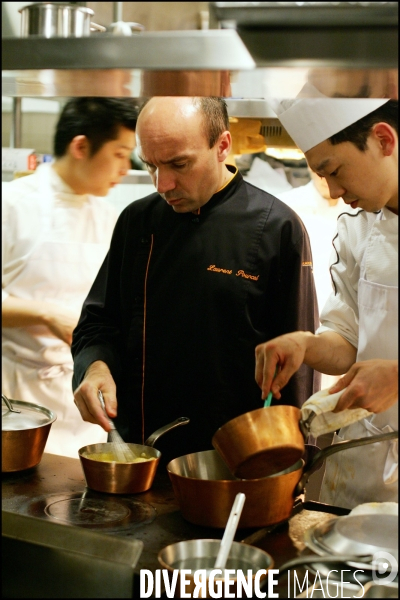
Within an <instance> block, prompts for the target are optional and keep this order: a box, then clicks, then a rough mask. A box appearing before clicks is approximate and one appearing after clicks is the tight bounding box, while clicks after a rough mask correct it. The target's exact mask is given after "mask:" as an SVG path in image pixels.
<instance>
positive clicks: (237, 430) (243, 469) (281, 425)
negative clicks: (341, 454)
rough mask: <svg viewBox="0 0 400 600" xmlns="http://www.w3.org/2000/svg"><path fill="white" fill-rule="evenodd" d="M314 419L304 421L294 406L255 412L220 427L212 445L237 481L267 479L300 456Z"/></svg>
mask: <svg viewBox="0 0 400 600" xmlns="http://www.w3.org/2000/svg"><path fill="white" fill-rule="evenodd" d="M314 416H315V413H313V414H312V415H311V416H310V417H309V418H308V419H307V420H306V421H304V420H303V419H302V416H301V411H300V409H299V408H297V407H296V406H286V405H279V406H269V407H266V408H258V409H256V410H253V411H251V412H247V413H244V414H243V415H240V416H238V417H236V418H234V419H232V420H230V421H228V422H227V423H225V424H224V425H222V427H220V428H219V429H218V430H217V431H216V433H215V434H214V436H213V438H212V445H213V446H214V448H215V449H216V450H217V452H218V454H219V455H220V456H221V457H222V459H223V460H224V462H225V463H226V465H227V466H228V467H229V470H230V471H231V472H232V473H233V475H235V476H236V477H240V478H246V479H256V478H259V477H267V476H268V475H273V474H275V473H279V472H281V471H283V470H284V469H287V468H288V467H290V466H291V465H293V464H294V463H295V462H297V461H298V460H299V459H300V458H301V457H302V456H303V454H304V450H305V442H306V438H307V436H308V434H309V427H310V424H311V421H312V419H313V417H314Z"/></svg>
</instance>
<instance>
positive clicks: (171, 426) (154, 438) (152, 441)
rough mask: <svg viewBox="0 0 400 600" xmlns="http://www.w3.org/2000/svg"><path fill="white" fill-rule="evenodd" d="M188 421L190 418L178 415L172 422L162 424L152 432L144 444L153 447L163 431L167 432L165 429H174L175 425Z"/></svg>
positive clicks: (184, 423)
mask: <svg viewBox="0 0 400 600" xmlns="http://www.w3.org/2000/svg"><path fill="white" fill-rule="evenodd" d="M188 423H190V419H189V418H188V417H179V418H178V419H175V421H172V423H168V425H164V426H163V427H160V429H157V431H155V432H154V433H152V434H151V436H150V437H148V438H147V440H146V441H145V443H144V445H145V446H151V447H153V446H154V444H155V443H156V441H157V440H158V438H159V437H161V436H162V435H164V433H167V431H170V430H171V429H175V427H180V426H181V425H187V424H188Z"/></svg>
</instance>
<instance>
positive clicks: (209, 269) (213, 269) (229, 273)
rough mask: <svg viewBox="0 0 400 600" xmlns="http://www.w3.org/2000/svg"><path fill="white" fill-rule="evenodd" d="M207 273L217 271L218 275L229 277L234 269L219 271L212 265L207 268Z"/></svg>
mask: <svg viewBox="0 0 400 600" xmlns="http://www.w3.org/2000/svg"><path fill="white" fill-rule="evenodd" d="M207 271H216V272H217V273H226V274H227V275H232V269H219V268H218V267H216V266H215V265H210V266H209V267H207Z"/></svg>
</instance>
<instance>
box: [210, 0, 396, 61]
mask: <svg viewBox="0 0 400 600" xmlns="http://www.w3.org/2000/svg"><path fill="white" fill-rule="evenodd" d="M210 9H211V11H212V13H213V14H214V16H215V18H216V19H217V21H218V22H219V23H220V24H221V26H222V27H223V28H234V29H235V30H237V31H238V33H239V35H240V37H241V38H242V40H243V41H244V43H245V44H246V47H247V48H248V49H249V51H250V53H251V55H252V56H253V58H254V60H255V62H256V65H257V67H268V66H277V65H279V66H292V67H294V66H300V67H302V66H308V67H319V66H323V67H327V66H331V67H335V68H368V69H370V68H372V69H374V68H396V67H397V64H398V3H397V2H210Z"/></svg>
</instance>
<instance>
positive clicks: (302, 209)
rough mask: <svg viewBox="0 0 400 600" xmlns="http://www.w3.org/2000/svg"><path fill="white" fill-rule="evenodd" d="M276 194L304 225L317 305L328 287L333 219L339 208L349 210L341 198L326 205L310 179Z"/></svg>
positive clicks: (326, 293)
mask: <svg viewBox="0 0 400 600" xmlns="http://www.w3.org/2000/svg"><path fill="white" fill-rule="evenodd" d="M277 197H278V198H279V199H280V200H282V201H283V202H285V204H287V205H288V206H290V208H291V209H292V210H294V211H295V212H296V213H297V214H298V215H299V217H300V219H301V220H302V221H303V223H304V225H305V227H306V229H307V232H308V235H309V238H310V244H311V251H312V256H313V273H314V280H315V288H316V292H317V298H318V306H319V307H320V309H321V308H322V307H323V306H324V304H325V302H326V301H327V299H328V297H329V294H330V293H331V291H332V282H331V278H330V274H329V265H330V258H331V254H332V250H333V247H332V240H333V237H334V236H335V234H336V229H337V219H338V216H339V215H340V214H341V213H342V212H352V209H351V208H350V209H349V208H348V207H347V206H346V204H345V203H344V202H343V200H342V199H341V198H339V200H338V202H337V204H335V205H330V204H329V202H328V200H326V199H325V198H324V197H323V196H321V194H320V193H319V191H318V190H317V188H316V187H315V185H314V182H313V181H312V180H311V181H310V182H309V183H307V184H306V185H301V186H299V187H297V188H293V189H292V190H290V191H288V192H284V193H282V194H278V195H277Z"/></svg>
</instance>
